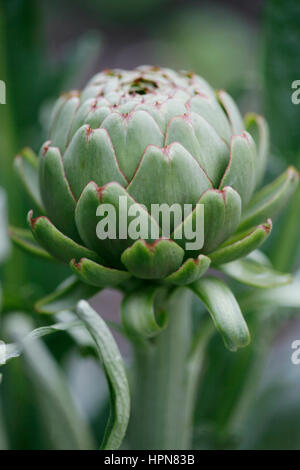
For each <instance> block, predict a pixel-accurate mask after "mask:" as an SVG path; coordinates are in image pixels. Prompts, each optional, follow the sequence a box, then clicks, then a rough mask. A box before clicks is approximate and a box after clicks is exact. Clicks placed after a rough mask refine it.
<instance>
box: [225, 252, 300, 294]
mask: <svg viewBox="0 0 300 470" xmlns="http://www.w3.org/2000/svg"><path fill="white" fill-rule="evenodd" d="M219 269H220V270H221V271H223V272H224V273H225V274H228V276H230V277H232V278H234V279H236V280H237V281H239V282H242V283H243V284H247V285H249V286H253V287H260V288H272V287H277V286H282V285H285V284H289V283H290V282H292V279H293V277H292V275H291V274H287V273H281V272H279V271H276V270H275V269H273V268H272V267H269V266H266V265H265V264H262V263H260V262H258V261H256V260H255V259H252V257H251V256H248V257H246V258H243V259H239V260H236V261H233V262H232V263H227V264H224V265H222V266H220V267H219Z"/></svg>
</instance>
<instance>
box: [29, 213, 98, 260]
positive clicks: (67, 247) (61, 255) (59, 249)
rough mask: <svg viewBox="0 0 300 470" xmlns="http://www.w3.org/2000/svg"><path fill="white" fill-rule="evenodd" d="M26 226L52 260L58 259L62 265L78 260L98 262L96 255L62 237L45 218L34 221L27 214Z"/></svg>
mask: <svg viewBox="0 0 300 470" xmlns="http://www.w3.org/2000/svg"><path fill="white" fill-rule="evenodd" d="M28 224H29V227H30V228H31V230H32V233H33V236H34V237H35V239H36V240H37V242H38V243H40V244H41V246H42V247H43V248H44V249H45V250H46V251H48V252H49V253H50V254H51V255H52V256H54V258H57V259H59V260H60V261H62V262H63V263H70V261H71V260H72V259H80V258H89V259H92V260H94V261H100V259H99V256H98V255H97V254H96V253H94V252H93V251H91V250H89V249H87V248H86V247H84V246H82V245H79V244H78V243H76V242H75V241H74V240H72V239H71V238H69V237H67V236H66V235H64V234H63V233H62V232H60V231H59V230H58V229H57V228H56V227H55V226H54V225H53V224H52V222H50V220H49V219H48V218H47V217H44V216H42V217H37V218H36V219H34V218H33V212H32V211H30V212H29V214H28Z"/></svg>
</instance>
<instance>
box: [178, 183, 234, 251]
mask: <svg viewBox="0 0 300 470" xmlns="http://www.w3.org/2000/svg"><path fill="white" fill-rule="evenodd" d="M202 204H203V206H204V245H203V252H204V253H209V252H210V251H212V250H214V249H215V248H216V247H217V246H218V245H220V243H222V242H223V241H224V240H226V239H228V237H229V236H231V235H232V234H233V233H234V232H235V230H236V228H237V226H238V224H239V222H240V218H241V211H242V203H241V198H240V196H239V195H238V193H237V192H236V191H235V190H234V189H232V188H230V187H228V186H227V187H225V188H224V189H222V190H221V191H220V190H217V189H209V190H207V191H206V192H205V193H204V194H203V195H202V196H201V197H200V199H199V201H198V202H197V206H196V208H195V209H194V210H193V212H192V213H191V214H189V215H188V216H187V217H186V219H185V220H184V221H183V223H182V224H181V226H178V227H177V228H176V230H175V231H174V234H173V235H172V238H175V240H176V242H177V243H178V244H179V245H180V246H181V247H183V248H184V246H185V243H186V242H187V241H188V240H186V238H185V236H183V237H182V238H179V239H176V234H177V233H178V232H179V233H180V234H183V233H185V230H184V227H185V225H186V224H190V223H191V222H190V219H191V218H192V220H193V218H194V217H195V216H196V213H197V210H201V208H202V206H201V205H202ZM192 226H194V225H193V222H192ZM194 254H196V253H193V252H192V253H191V254H190V256H192V255H194ZM197 254H198V253H197Z"/></svg>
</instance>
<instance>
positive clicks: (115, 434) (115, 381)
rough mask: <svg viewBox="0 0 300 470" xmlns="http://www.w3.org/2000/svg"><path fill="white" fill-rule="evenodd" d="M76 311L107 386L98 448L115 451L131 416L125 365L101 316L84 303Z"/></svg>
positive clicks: (81, 302)
mask: <svg viewBox="0 0 300 470" xmlns="http://www.w3.org/2000/svg"><path fill="white" fill-rule="evenodd" d="M76 311H77V315H78V317H79V318H80V319H81V320H82V321H83V323H84V324H85V326H86V328H87V329H88V331H89V332H90V334H91V335H92V337H93V338H94V340H95V342H96V345H97V348H98V352H99V356H100V359H101V361H102V363H103V367H104V371H105V374H106V377H107V381H108V383H109V389H110V400H111V413H110V418H109V422H108V424H107V427H106V430H105V435H104V439H103V442H102V445H101V448H102V449H104V450H115V449H118V448H119V447H120V445H121V444H122V441H123V439H124V436H125V433H126V429H127V425H128V421H129V415H130V396H129V386H128V381H127V377H126V373H125V369H124V364H123V361H122V358H121V355H120V352H119V349H118V347H117V345H116V343H115V340H114V339H113V337H112V335H111V333H110V331H109V329H108V327H107V326H106V324H105V322H104V321H103V320H102V318H101V317H100V315H98V313H96V312H95V311H94V310H93V309H92V308H91V307H90V306H89V304H88V303H87V302H85V301H84V300H82V301H80V302H79V304H78V305H77V309H76Z"/></svg>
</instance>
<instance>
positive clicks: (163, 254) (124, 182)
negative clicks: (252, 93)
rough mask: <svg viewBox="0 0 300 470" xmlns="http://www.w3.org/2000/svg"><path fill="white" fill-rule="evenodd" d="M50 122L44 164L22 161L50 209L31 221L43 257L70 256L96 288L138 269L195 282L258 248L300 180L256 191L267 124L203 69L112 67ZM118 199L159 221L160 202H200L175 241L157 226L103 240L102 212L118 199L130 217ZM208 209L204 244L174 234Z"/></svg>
mask: <svg viewBox="0 0 300 470" xmlns="http://www.w3.org/2000/svg"><path fill="white" fill-rule="evenodd" d="M50 121H51V122H50V131H49V140H48V141H47V142H46V143H45V144H44V145H43V146H42V148H41V151H40V155H39V158H38V160H36V159H35V157H34V155H33V153H31V152H30V151H29V150H25V151H24V152H23V154H22V155H19V156H18V157H17V160H16V166H17V169H18V171H19V174H20V176H21V178H22V180H23V182H24V183H25V186H26V187H27V189H29V192H30V193H31V195H32V196H33V198H34V199H35V201H36V203H37V205H38V206H39V208H40V210H41V211H42V215H41V216H39V217H37V218H34V216H33V212H32V211H31V212H30V214H29V225H30V228H31V230H32V233H33V235H34V238H35V240H36V241H37V242H38V244H39V245H40V246H41V247H42V248H37V250H39V254H43V255H44V256H45V257H47V256H49V254H50V255H51V256H52V257H54V258H57V259H59V260H60V261H62V262H64V263H69V264H70V267H71V269H72V270H73V271H74V272H75V273H76V275H77V276H79V278H80V279H81V280H82V281H84V282H85V283H87V284H90V285H92V286H98V287H105V286H112V285H116V284H120V283H123V282H124V281H126V280H127V279H129V278H130V277H134V278H138V279H147V280H159V281H160V282H162V281H163V282H164V283H165V282H167V283H171V284H175V285H179V286H183V285H189V284H191V283H194V282H195V281H197V280H198V279H199V278H200V277H201V276H203V275H204V273H205V272H206V271H207V269H208V268H209V266H210V265H212V266H220V265H223V264H226V263H230V262H233V261H234V260H237V259H238V258H241V257H245V256H247V255H248V254H249V253H250V252H251V251H253V250H255V249H257V248H258V247H259V246H260V245H261V244H262V243H263V241H264V240H265V239H266V238H267V237H268V235H269V233H270V231H271V227H272V223H271V218H273V217H274V216H275V215H276V214H277V213H278V212H279V211H280V210H281V209H282V208H283V206H284V205H285V203H286V202H287V200H288V199H289V197H290V196H291V194H292V193H293V191H294V190H295V188H296V186H297V182H298V173H297V171H296V170H295V169H294V168H292V167H291V168H288V169H287V170H286V172H285V173H283V174H282V175H281V176H280V177H279V178H278V179H277V180H276V181H275V182H273V183H271V184H269V185H268V186H266V187H265V188H263V189H260V190H259V191H257V192H255V191H256V189H257V188H258V187H259V185H260V184H261V183H262V180H263V177H264V172H265V168H266V161H267V155H268V128H267V124H266V122H265V121H264V119H263V118H262V117H261V116H258V115H256V114H253V113H252V114H248V115H247V116H246V117H245V120H243V118H242V116H241V114H240V112H239V110H238V108H237V106H236V104H235V102H234V101H233V99H232V98H231V97H230V96H229V95H228V94H227V93H226V92H225V91H223V90H222V91H219V92H215V91H214V90H213V89H212V88H211V87H210V85H209V84H208V83H207V82H206V81H205V80H204V79H203V78H201V77H199V76H198V75H195V74H194V73H190V72H184V71H183V72H175V71H173V70H170V69H166V68H159V67H151V66H143V67H139V68H137V69H135V70H132V71H124V70H105V71H103V72H101V73H99V74H97V75H95V76H94V77H93V78H92V79H91V80H90V81H89V82H88V84H87V85H86V87H85V88H84V89H83V90H82V91H81V92H79V91H72V92H70V93H67V94H64V95H62V96H61V97H60V98H59V100H58V101H57V103H56V104H55V106H54V109H53V112H52V117H51V119H50ZM120 196H123V198H125V200H126V202H127V206H128V207H130V206H131V205H132V204H135V203H138V204H140V206H141V212H143V214H144V216H145V217H146V218H149V220H150V219H151V223H156V224H159V222H160V221H159V220H156V221H153V220H152V216H151V213H150V207H151V204H163V203H167V204H169V205H170V206H171V205H172V204H179V205H180V206H181V207H183V206H184V205H185V204H190V205H191V208H192V209H191V212H190V213H189V214H188V215H187V217H186V219H185V220H183V221H182V225H181V227H178V226H175V224H174V225H173V227H172V233H171V236H170V238H168V239H166V238H165V237H163V236H161V235H160V236H159V237H158V238H157V239H153V238H151V234H150V233H148V234H146V235H147V236H144V237H141V238H139V239H131V238H130V237H127V238H122V237H116V238H115V239H108V238H106V239H99V237H98V236H97V233H96V228H97V224H98V222H99V217H98V216H97V214H96V213H97V208H98V207H99V206H101V205H102V204H112V205H113V206H114V207H115V209H116V213H117V215H118V216H120V214H119V212H120V211H121V209H120V207H119V197H120ZM199 205H203V206H204V245H203V246H202V248H200V249H199V250H192V251H190V250H187V249H186V248H185V247H186V242H187V240H186V239H185V238H184V236H183V237H182V238H181V239H178V238H177V237H176V232H177V231H178V230H179V229H180V228H182V227H183V228H184V225H185V224H186V223H187V219H189V220H190V221H191V220H192V221H193V218H195V217H196V215H197V214H196V212H197V210H198V209H197V208H198V207H199ZM118 220H119V218H118V217H117V222H116V223H117V224H118ZM128 221H129V222H130V217H129V218H128ZM17 238H18V237H15V239H17ZM47 253H48V254H47Z"/></svg>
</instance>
